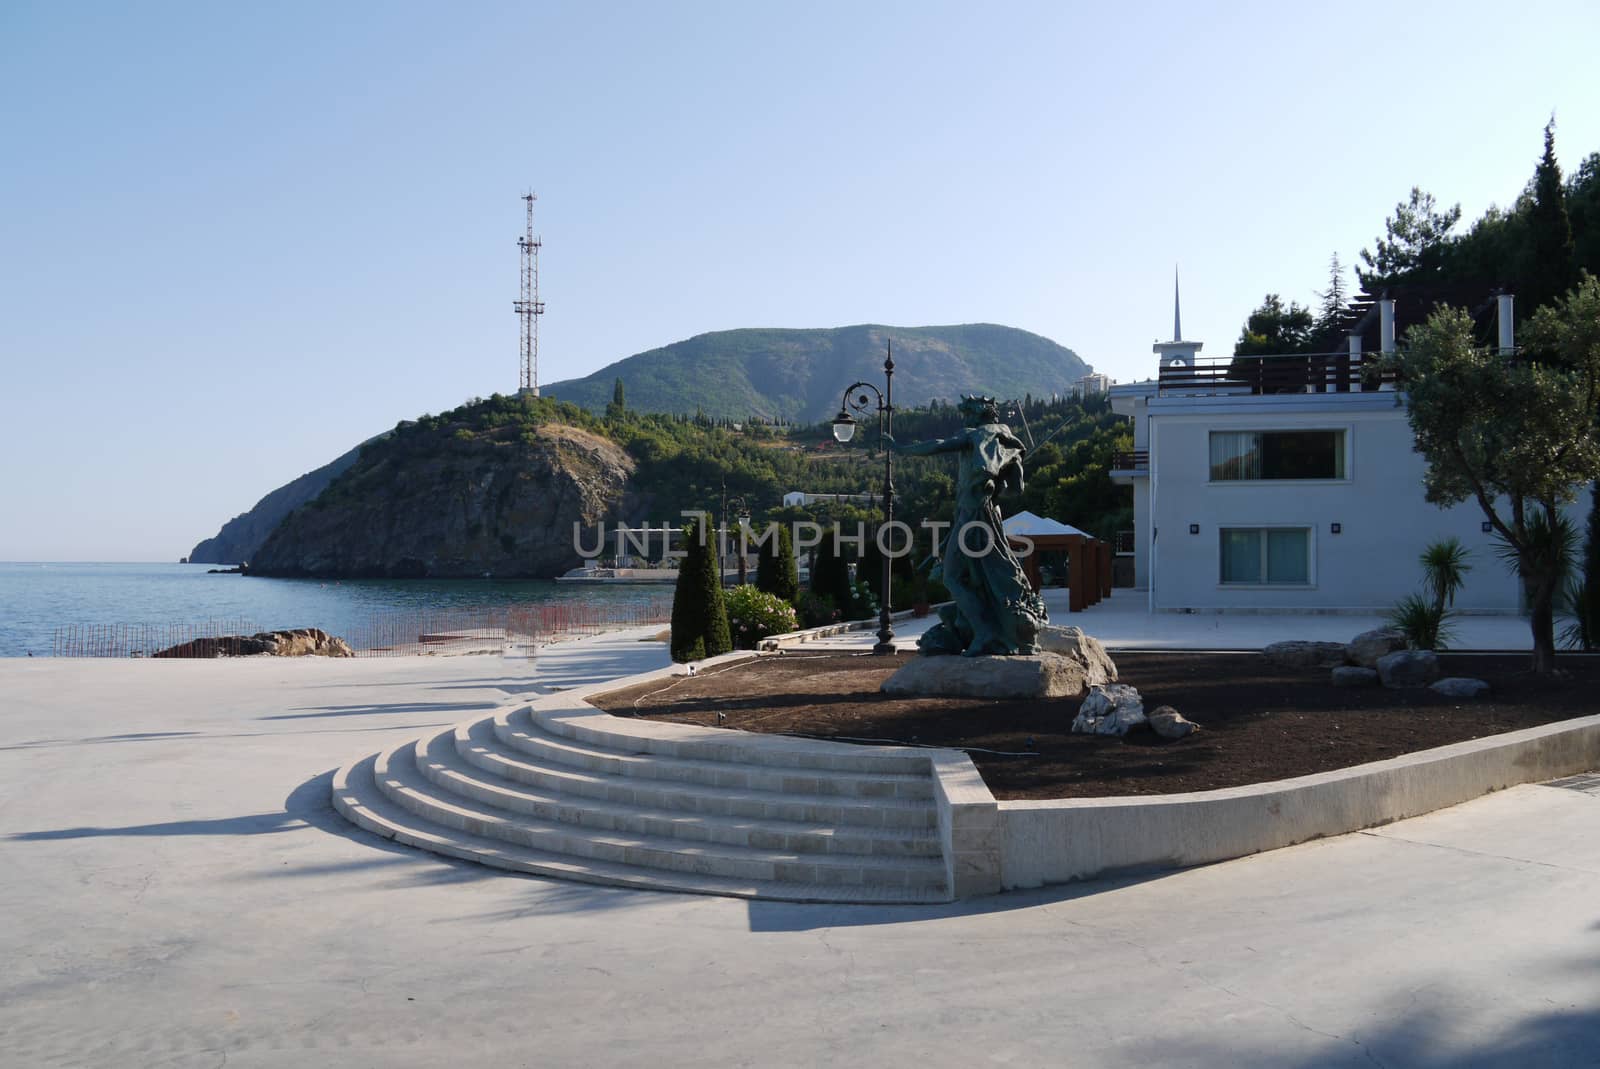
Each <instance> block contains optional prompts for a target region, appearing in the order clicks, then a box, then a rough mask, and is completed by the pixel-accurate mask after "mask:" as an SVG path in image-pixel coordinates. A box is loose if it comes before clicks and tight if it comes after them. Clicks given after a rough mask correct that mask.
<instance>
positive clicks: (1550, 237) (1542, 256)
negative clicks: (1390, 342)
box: [1517, 115, 1578, 317]
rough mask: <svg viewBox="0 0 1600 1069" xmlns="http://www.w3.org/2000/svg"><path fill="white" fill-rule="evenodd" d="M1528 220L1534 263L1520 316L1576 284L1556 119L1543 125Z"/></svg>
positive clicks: (1519, 308) (1519, 309)
mask: <svg viewBox="0 0 1600 1069" xmlns="http://www.w3.org/2000/svg"><path fill="white" fill-rule="evenodd" d="M1528 222H1529V224H1530V228H1531V229H1532V231H1533V263H1532V265H1531V269H1530V270H1529V272H1528V282H1527V294H1526V296H1527V298H1528V299H1527V301H1526V302H1519V307H1518V309H1517V310H1518V311H1519V312H1521V313H1522V317H1526V316H1531V315H1532V314H1533V312H1534V310H1535V309H1536V308H1540V307H1542V306H1544V305H1547V304H1552V303H1554V302H1555V301H1556V300H1558V299H1559V298H1561V297H1564V296H1565V295H1566V293H1567V291H1568V290H1570V289H1571V288H1572V287H1573V286H1574V285H1576V284H1577V281H1578V279H1577V269H1576V262H1577V249H1576V246H1575V245H1574V244H1573V241H1572V220H1571V219H1570V218H1569V217H1568V215H1567V193H1566V189H1565V187H1564V186H1563V184H1562V181H1561V165H1560V164H1558V163H1557V162H1556V120H1555V116H1553V115H1552V116H1551V117H1550V122H1549V123H1547V124H1546V125H1545V128H1544V156H1543V157H1542V158H1541V159H1540V160H1539V166H1538V169H1537V170H1535V171H1534V172H1533V211H1532V212H1531V213H1530V215H1529V219H1528Z"/></svg>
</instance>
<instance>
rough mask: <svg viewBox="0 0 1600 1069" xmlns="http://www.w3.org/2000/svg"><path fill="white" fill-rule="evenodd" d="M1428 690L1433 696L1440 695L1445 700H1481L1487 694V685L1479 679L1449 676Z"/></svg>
mask: <svg viewBox="0 0 1600 1069" xmlns="http://www.w3.org/2000/svg"><path fill="white" fill-rule="evenodd" d="M1428 689H1429V690H1431V691H1433V692H1434V693H1435V694H1442V695H1444V696H1445V697H1446V698H1481V697H1483V696H1484V695H1485V694H1487V693H1489V684H1487V683H1485V682H1484V681H1483V680H1481V679H1468V678H1467V677H1465V676H1449V677H1448V678H1445V679H1441V680H1439V681H1438V682H1437V683H1434V684H1433V685H1432V686H1430V687H1429V688H1428Z"/></svg>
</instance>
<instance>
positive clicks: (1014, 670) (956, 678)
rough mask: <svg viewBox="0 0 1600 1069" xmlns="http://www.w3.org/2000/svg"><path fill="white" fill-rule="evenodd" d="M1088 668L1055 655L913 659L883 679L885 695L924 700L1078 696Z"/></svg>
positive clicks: (1031, 654)
mask: <svg viewBox="0 0 1600 1069" xmlns="http://www.w3.org/2000/svg"><path fill="white" fill-rule="evenodd" d="M1087 674H1088V673H1087V670H1086V669H1085V667H1084V665H1082V664H1080V663H1079V662H1078V661H1076V660H1074V659H1073V658H1071V657H1067V656H1064V655H1063V654H1059V653H1030V654H1022V655H1018V656H1014V657H955V656H946V657H917V658H915V659H913V660H911V661H909V662H907V663H906V665H905V666H904V667H903V668H901V669H900V670H899V671H898V672H896V673H895V674H894V675H892V676H890V677H889V678H888V679H886V680H884V681H883V686H882V687H881V688H879V689H881V690H882V691H883V693H885V694H897V695H915V696H920V697H927V698H1076V697H1077V696H1079V695H1080V694H1082V693H1083V692H1084V691H1085V690H1087V689H1088V687H1089V683H1088V680H1087V678H1086V677H1087Z"/></svg>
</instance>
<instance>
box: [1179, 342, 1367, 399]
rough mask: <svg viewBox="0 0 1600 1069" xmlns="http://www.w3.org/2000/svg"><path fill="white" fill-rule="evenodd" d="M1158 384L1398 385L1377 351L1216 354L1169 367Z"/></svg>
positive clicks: (1216, 387)
mask: <svg viewBox="0 0 1600 1069" xmlns="http://www.w3.org/2000/svg"><path fill="white" fill-rule="evenodd" d="M1157 383H1158V385H1159V386H1160V389H1161V392H1162V393H1164V394H1166V393H1173V394H1248V395H1257V396H1261V395H1269V394H1296V393H1372V392H1375V391H1378V390H1381V389H1384V388H1385V387H1387V388H1389V389H1393V388H1394V386H1393V384H1394V373H1393V372H1392V371H1390V370H1388V369H1387V368H1385V367H1384V366H1383V364H1382V360H1381V355H1380V354H1378V353H1362V354H1360V355H1359V356H1353V355H1351V354H1350V353H1348V352H1343V353H1296V354H1291V355H1279V356H1213V357H1197V358H1196V359H1195V361H1194V363H1193V364H1181V363H1173V364H1170V365H1167V366H1164V367H1162V368H1161V372H1160V375H1159V376H1158V378H1157Z"/></svg>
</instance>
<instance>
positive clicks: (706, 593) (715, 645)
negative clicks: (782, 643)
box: [672, 523, 733, 663]
mask: <svg viewBox="0 0 1600 1069" xmlns="http://www.w3.org/2000/svg"><path fill="white" fill-rule="evenodd" d="M685 535H686V536H687V538H688V540H689V549H688V556H686V557H684V558H683V564H682V565H680V566H679V569H678V584H677V587H676V588H675V589H674V590H673V594H672V659H673V660H674V661H678V662H679V663H682V662H684V661H699V660H704V659H705V658H707V657H716V656H718V655H720V654H724V653H727V652H729V651H730V650H732V649H733V639H732V637H731V636H730V634H729V632H728V608H727V605H726V604H725V603H724V602H723V600H722V575H721V573H720V570H719V569H718V568H717V554H716V547H715V546H713V545H712V544H711V538H710V535H709V532H708V531H707V530H706V528H705V525H704V524H703V523H696V524H694V525H693V526H691V527H689V528H688V529H687V530H686V531H685Z"/></svg>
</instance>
